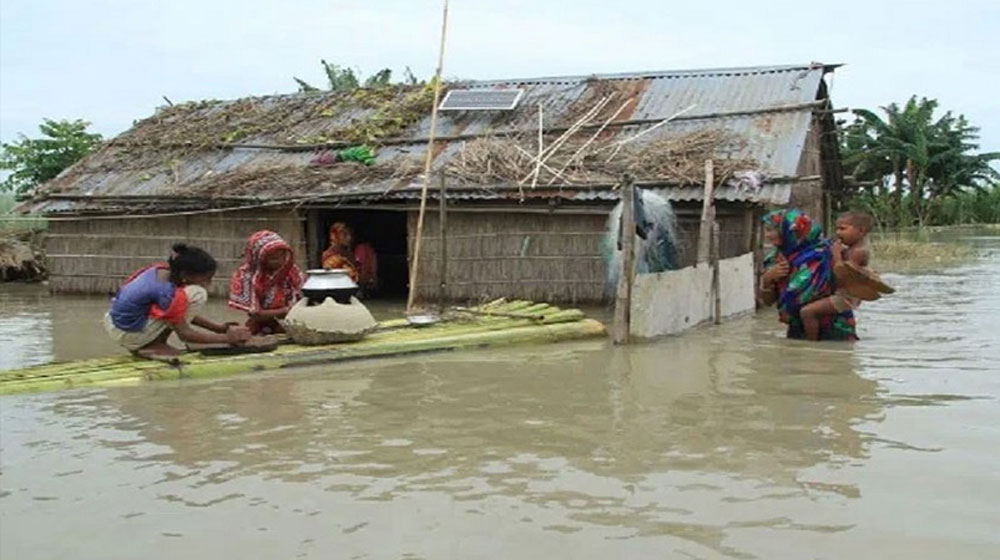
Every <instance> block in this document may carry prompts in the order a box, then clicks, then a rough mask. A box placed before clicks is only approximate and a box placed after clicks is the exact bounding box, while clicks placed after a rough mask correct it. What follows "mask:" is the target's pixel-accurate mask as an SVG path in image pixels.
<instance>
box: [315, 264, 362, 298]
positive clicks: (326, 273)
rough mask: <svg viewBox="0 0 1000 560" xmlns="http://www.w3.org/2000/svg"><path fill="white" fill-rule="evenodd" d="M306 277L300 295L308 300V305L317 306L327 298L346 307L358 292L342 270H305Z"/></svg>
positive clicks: (356, 286)
mask: <svg viewBox="0 0 1000 560" xmlns="http://www.w3.org/2000/svg"><path fill="white" fill-rule="evenodd" d="M306 275H307V276H306V283H305V284H303V285H302V295H304V296H305V297H306V299H307V300H309V305H319V304H321V303H323V301H325V300H326V298H328V297H332V298H333V301H336V302H337V303H340V304H345V305H346V304H349V303H351V298H352V297H353V296H354V295H356V294H357V293H358V290H359V288H358V285H357V284H355V283H354V280H351V277H350V275H349V274H348V273H347V270H346V269H343V268H335V269H332V270H324V269H321V268H316V269H312V270H307V271H306Z"/></svg>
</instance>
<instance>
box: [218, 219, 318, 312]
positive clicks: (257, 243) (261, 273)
mask: <svg viewBox="0 0 1000 560" xmlns="http://www.w3.org/2000/svg"><path fill="white" fill-rule="evenodd" d="M275 251H287V252H288V259H287V260H286V261H285V264H284V265H282V267H281V268H279V269H278V270H277V271H275V272H274V273H273V274H268V273H267V272H266V271H265V270H264V267H263V262H264V260H265V259H266V258H267V257H268V256H269V255H271V254H272V253H274V252H275ZM304 282H305V277H304V276H303V274H302V270H301V269H299V267H298V266H297V265H296V264H295V259H294V258H293V252H292V247H291V245H289V244H288V243H286V242H285V240H284V239H282V238H281V236H279V235H278V234H277V233H274V232H273V231H268V230H262V231H258V232H257V233H255V234H253V235H251V236H250V239H249V240H248V241H247V248H246V253H245V255H244V260H243V264H242V265H240V267H239V268H238V269H236V272H234V273H233V277H232V280H230V282H229V306H230V307H233V308H235V309H239V310H242V311H246V312H248V313H250V312H254V311H260V310H263V309H280V308H282V307H285V306H286V305H291V304H293V303H295V302H296V301H297V300H299V299H300V298H301V297H302V284H303V283H304Z"/></svg>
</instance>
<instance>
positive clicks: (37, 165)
mask: <svg viewBox="0 0 1000 560" xmlns="http://www.w3.org/2000/svg"><path fill="white" fill-rule="evenodd" d="M88 126H90V123H89V122H86V121H83V120H79V119H77V120H74V121H67V120H62V121H54V120H51V119H45V120H44V121H43V122H42V124H40V125H39V126H38V128H39V130H40V131H41V133H42V137H41V138H27V137H25V136H24V135H23V134H22V135H21V139H20V140H18V141H17V142H13V143H10V144H3V145H2V152H0V169H5V170H8V171H11V172H12V173H11V174H10V176H9V177H7V179H5V180H4V181H3V182H2V183H0V191H4V192H14V193H18V194H21V193H25V192H27V191H29V190H30V189H33V188H34V187H36V186H38V185H40V184H42V183H44V182H46V181H48V180H50V179H53V178H55V176H56V175H59V173H60V172H62V170H63V169H66V168H67V167H69V166H70V165H73V164H74V163H76V162H77V161H79V160H80V158H82V157H83V156H85V155H87V154H89V153H91V152H93V151H94V150H95V149H97V147H98V146H99V145H100V143H101V140H102V139H101V135H100V134H93V133H89V132H87V127H88Z"/></svg>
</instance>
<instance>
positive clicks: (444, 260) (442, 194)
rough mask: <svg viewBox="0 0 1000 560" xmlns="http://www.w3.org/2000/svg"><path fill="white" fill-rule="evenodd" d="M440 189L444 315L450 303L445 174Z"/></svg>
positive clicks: (441, 302) (440, 291)
mask: <svg viewBox="0 0 1000 560" xmlns="http://www.w3.org/2000/svg"><path fill="white" fill-rule="evenodd" d="M439 181H440V187H439V190H438V199H439V200H438V204H439V206H438V226H439V229H438V230H439V231H440V234H439V236H438V244H439V247H440V251H439V256H438V264H439V266H440V269H439V274H440V276H441V278H440V280H441V283H440V285H439V288H438V309H439V311H440V312H441V313H444V306H445V302H446V301H448V200H447V198H446V195H445V177H444V173H441V176H440V179H439Z"/></svg>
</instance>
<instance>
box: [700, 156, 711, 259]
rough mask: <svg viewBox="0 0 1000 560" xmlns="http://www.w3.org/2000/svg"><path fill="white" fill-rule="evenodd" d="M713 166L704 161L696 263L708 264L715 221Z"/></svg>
mask: <svg viewBox="0 0 1000 560" xmlns="http://www.w3.org/2000/svg"><path fill="white" fill-rule="evenodd" d="M714 195H715V164H714V163H713V162H712V160H711V159H706V160H705V192H704V195H703V196H704V199H703V200H702V203H701V227H700V228H699V229H698V254H697V260H696V262H699V263H703V262H708V258H709V250H710V248H711V237H712V223H713V222H714V220H715V216H714V209H715V204H714V202H715V201H714V200H713V196H714Z"/></svg>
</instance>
